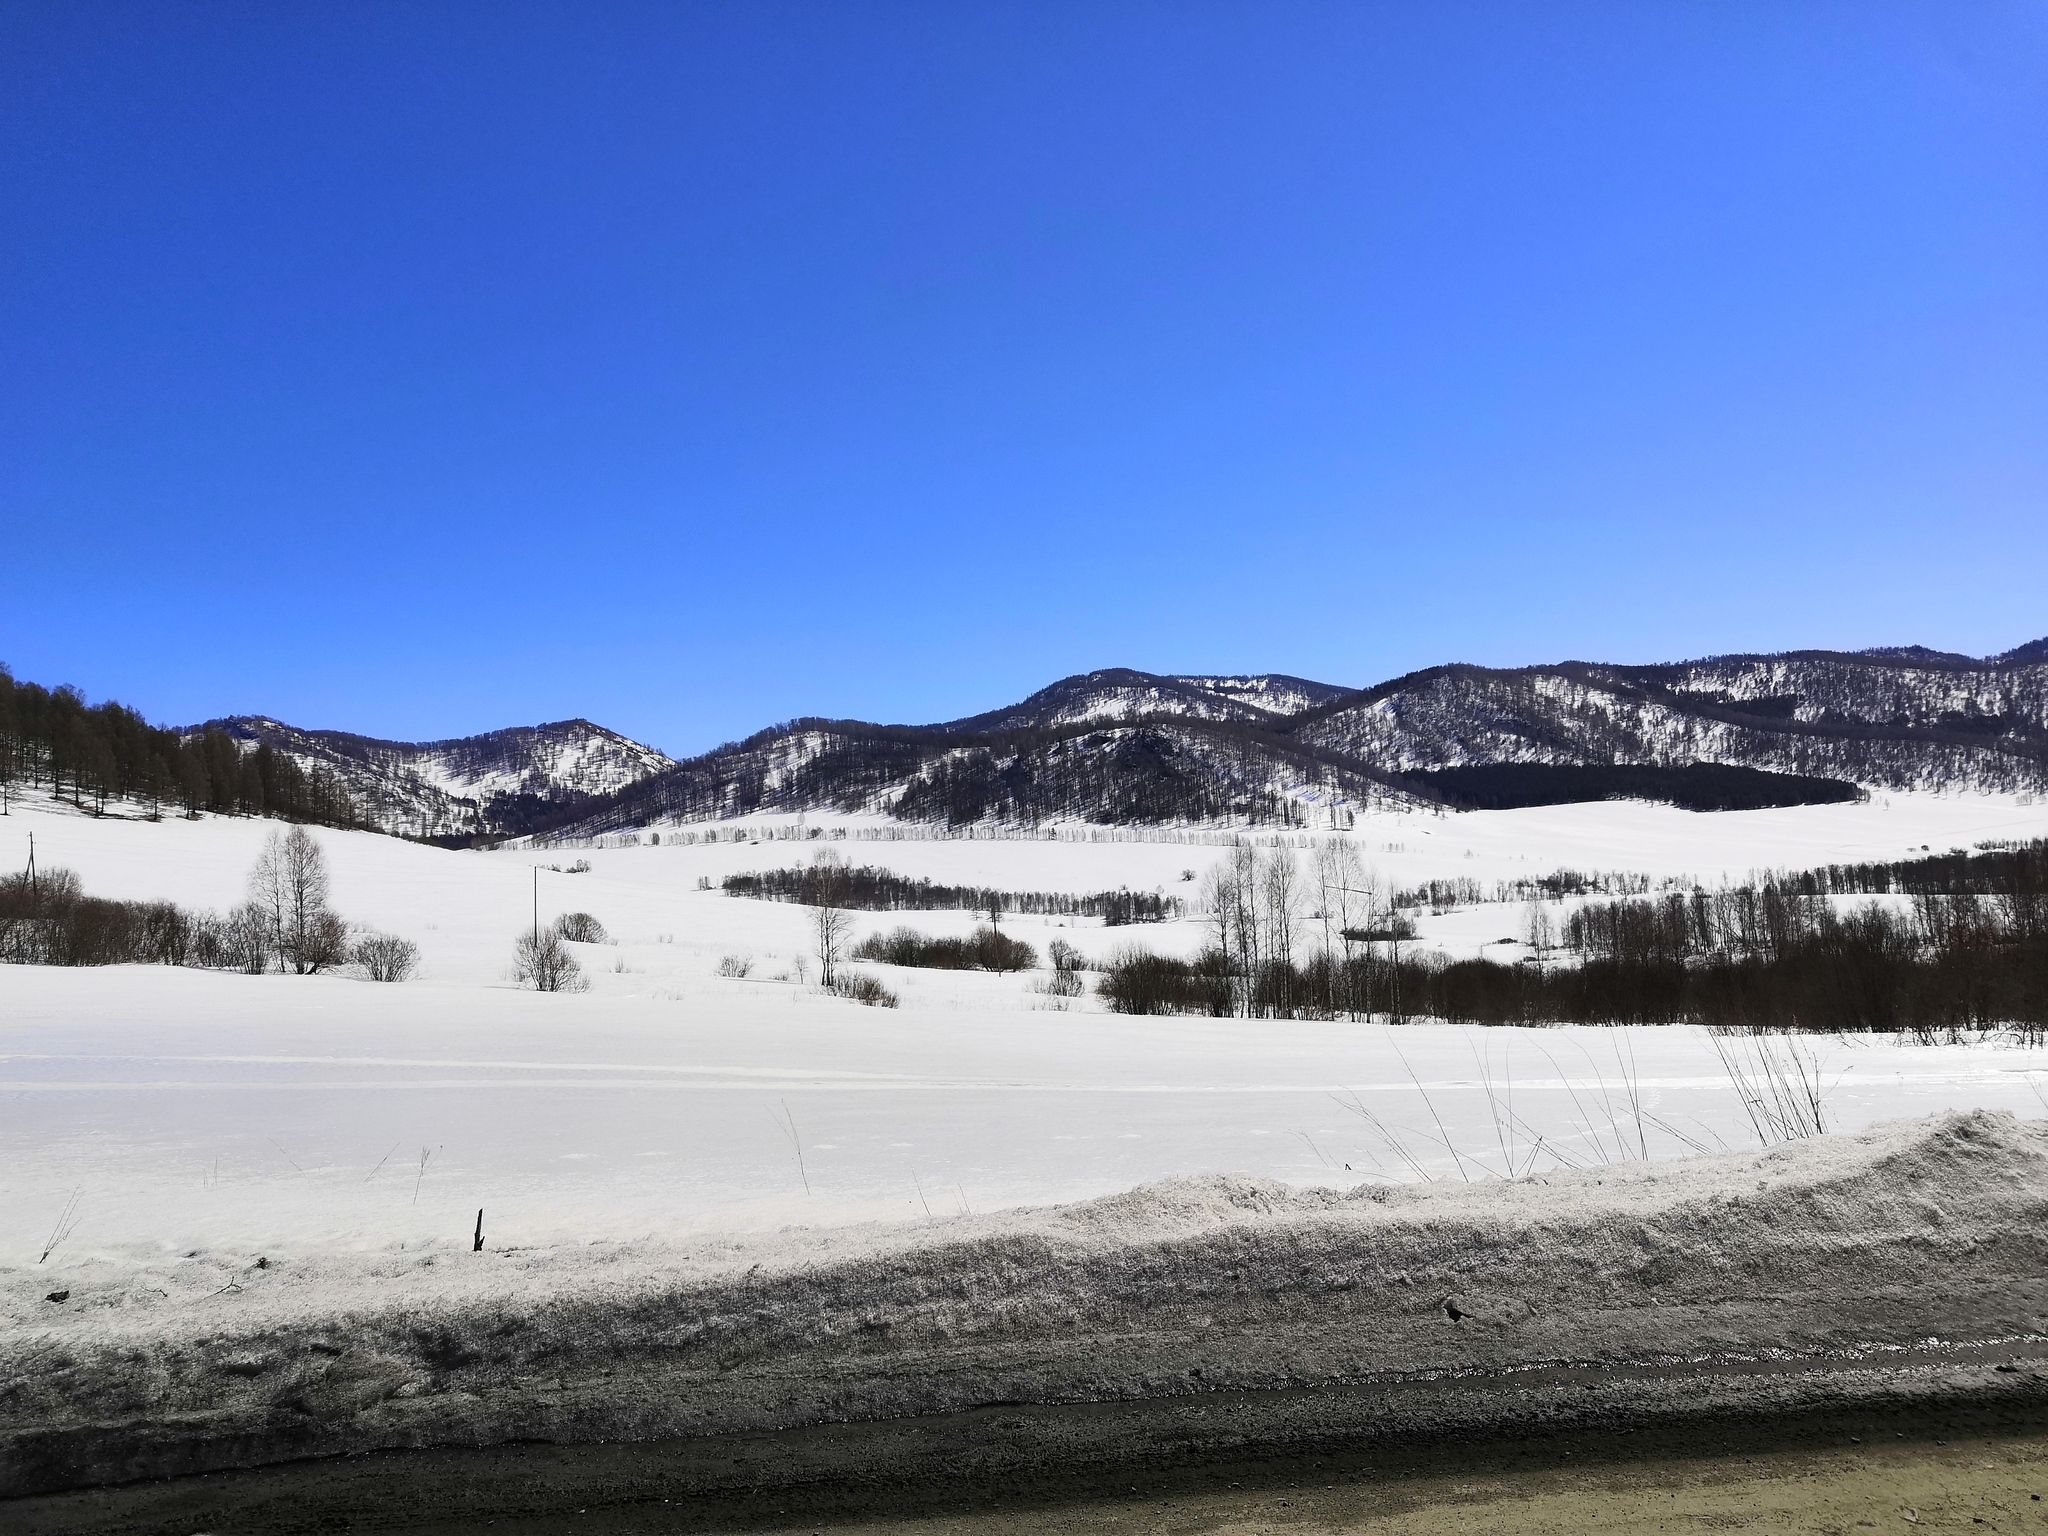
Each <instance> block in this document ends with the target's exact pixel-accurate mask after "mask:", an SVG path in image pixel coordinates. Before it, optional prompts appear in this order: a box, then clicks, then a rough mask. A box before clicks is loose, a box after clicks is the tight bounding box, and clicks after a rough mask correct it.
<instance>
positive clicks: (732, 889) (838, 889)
mask: <svg viewBox="0 0 2048 1536" xmlns="http://www.w3.org/2000/svg"><path fill="white" fill-rule="evenodd" d="M721 889H723V890H724V891H725V893H726V894H727V895H728V896H746V897H752V898H754V899H755V900H759V901H794V902H800V903H802V904H803V905H804V906H807V907H824V906H832V907H844V908H848V909H850V910H854V911H860V912H988V913H993V914H996V915H1000V914H1002V913H1005V912H1020V913H1027V914H1030V915H1033V916H1041V917H1099V918H1101V919H1102V922H1103V925H1104V926H1105V927H1109V928H1115V927H1120V926H1123V925H1125V924H1128V923H1163V922H1167V921H1169V920H1171V919H1173V918H1176V917H1178V916H1179V915H1180V902H1179V901H1178V900H1176V899H1175V898H1174V897H1171V896H1166V895H1162V894H1160V893H1158V892H1156V891H1094V892H1091V893H1089V894H1086V895H1076V894H1073V893H1071V892H1066V891H999V890H993V889H990V888H989V887H987V886H978V885H939V884H936V883H934V882H933V881H931V880H928V879H917V880H913V879H911V878H909V877H908V876H907V875H899V874H897V873H896V872H895V871H894V870H891V869H883V868H881V867H880V866H878V865H873V864H863V865H861V866H859V867H858V868H843V867H837V866H832V865H829V864H810V865H794V866H791V867H790V868H787V869H767V870H758V871H754V872H751V873H745V874H736V875H727V876H726V877H725V879H724V880H723V881H722V882H721Z"/></svg>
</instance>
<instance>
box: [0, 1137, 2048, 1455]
mask: <svg viewBox="0 0 2048 1536" xmlns="http://www.w3.org/2000/svg"><path fill="white" fill-rule="evenodd" d="M47 1284H48V1281H47V1279H46V1278H44V1277H43V1276H41V1275H39V1274H38V1273H37V1272H36V1271H35V1270H33V1269H19V1268H18V1269H15V1270H12V1271H9V1272H7V1273H6V1274H5V1275H4V1277H0V1465H4V1467H5V1474H4V1482H0V1493H4V1492H10V1491H11V1492H24V1491H28V1490H31V1489H35V1488H48V1487H58V1486H65V1485H72V1484H78V1483H84V1482H92V1481H105V1480H111V1479H118V1478H123V1477H136V1476H156V1475H162V1474H166V1473H172V1472H180V1471H190V1470H197V1469H201V1468H207V1467H220V1466H230V1465H246V1464H253V1463H259V1462H264V1461H272V1460H278V1459H283V1458H288V1457H294V1456H303V1455H309V1454H322V1453H334V1452H342V1451H352V1450H361V1449H366V1448H371V1447H377V1446H403V1445H419V1444H430V1443H444V1444H445V1443H455V1444H462V1443H489V1442H494V1441H500V1440H506V1439H514V1438H537V1439H545V1440H558V1441H579V1440H594V1439H617V1438H647V1437H655V1436H678V1435H701V1434H710V1433H719V1432H725V1431H734V1430H746V1429H764V1428H783V1427H789V1426H796V1425H803V1424H816V1423H823V1422H839V1421H850V1420H868V1419H876V1418H893V1417H901V1416H904V1415H912V1414H929V1413H934V1412H942V1411H947V1410H952V1409H960V1408H967V1407H972V1406H976V1405H985V1404H994V1403H1059V1402H1085V1401H1110V1400H1122V1401H1129V1400H1134V1399H1176V1400H1179V1399H1192V1398H1198V1397H1200V1396H1201V1395H1202V1394H1205V1393H1210V1392H1214V1391H1217V1390H1219V1389H1225V1388H1243V1387H1301V1388H1317V1387H1328V1386H1331V1385H1333V1384H1343V1383H1354V1384H1355V1383H1370V1382H1374V1381H1386V1380H1389V1379H1396V1378H1411V1379H1412V1378H1414V1377H1416V1376H1418V1375H1423V1376H1427V1375H1429V1374H1431V1373H1443V1372H1453V1373H1457V1372H1464V1373H1480V1374H1488V1373H1491V1374H1495V1375H1498V1374H1500V1373H1510V1374H1512V1373H1513V1372H1515V1371H1517V1370H1518V1369H1522V1368H1525V1367H1529V1366H1532V1365H1552V1364H1555V1363H1557V1362H1590V1363H1596V1364H1603V1365H1608V1366H1613V1365H1618V1364H1622V1363H1624V1362H1656V1361H1661V1360H1672V1359H1687V1360H1692V1361H1695V1362H1697V1361H1699V1360H1702V1359H1710V1358H1714V1357H1721V1356H1730V1355H1739V1356H1744V1357H1754V1356H1756V1355H1759V1354H1766V1353H1769V1352H1772V1351H1786V1352H1791V1353H1793V1354H1799V1355H1822V1354H1831V1355H1836V1356H1840V1355H1843V1354H1856V1353H1858V1352H1861V1353H1866V1354H1867V1353H1871V1352H1873V1351H1874V1352H1879V1353H1881V1352H1882V1351H1883V1350H1885V1349H1888V1348H1895V1347H1898V1346H1902V1345H1907V1344H1911V1343H1916V1342H1919V1341H1922V1340H1924V1339H1926V1338H1927V1337H1928V1336H1929V1335H1937V1336H1940V1337H1941V1338H1943V1339H1946V1340H1949V1341H1963V1342H1967V1341H1970V1340H1990V1339H2012V1338H2015V1337H2026V1336H2032V1337H2035V1338H2038V1337H2040V1336H2041V1335H2042V1334H2043V1333H2044V1332H2048V1125H2044V1124H2042V1123H2041V1122H2039V1121H2022V1120H2019V1119H2016V1118H2015V1117H2013V1116H2011V1115H2003V1114H1989V1113H1972V1114H1951V1115H1944V1116H1938V1117H1934V1118H1931V1119H1928V1120H1923V1121H1920V1122H1916V1123H1911V1124H1899V1125H1893V1126H1890V1127H1887V1128H1885V1129H1882V1130H1878V1131H1873V1132H1869V1133H1866V1134H1863V1135H1859V1136H1838V1137H1829V1138H1823V1139H1820V1140H1815V1141H1808V1142H1802V1143H1798V1144H1794V1145H1789V1146H1785V1147H1781V1148H1779V1149H1776V1150H1773V1151H1770V1152H1765V1153H1746V1154H1740V1155H1731V1156H1722V1157H1715V1158H1706V1159H1696V1160H1693V1161H1689V1162H1683V1163H1670V1164H1661V1165H1636V1166H1632V1167H1627V1168H1618V1169H1608V1170H1602V1171H1599V1172H1587V1173H1577V1174H1561V1175H1555V1176H1550V1177H1538V1178H1531V1179H1524V1180H1520V1181H1513V1182H1509V1181H1493V1182H1488V1183H1483V1184H1473V1185H1464V1184H1441V1183H1435V1184H1422V1185H1408V1186H1402V1187H1392V1188H1384V1187H1383V1188H1367V1189H1353V1190H1349V1191H1339V1190H1330V1189H1296V1188H1292V1187H1289V1186H1286V1185H1282V1184H1278V1183H1275V1182H1273V1181H1270V1180H1264V1179H1251V1178H1223V1177H1210V1178H1201V1179H1191V1180H1181V1181H1174V1182H1168V1183H1164V1184H1155V1185H1149V1186H1146V1187H1144V1188H1141V1189H1137V1190H1133V1191H1130V1192H1127V1193H1124V1194H1121V1195H1117V1196H1113V1197H1111V1198H1108V1199H1103V1200H1096V1201H1091V1202H1086V1203H1082V1204H1078V1205H1072V1206H1065V1207H1055V1208H1051V1209H1041V1210H1023V1211H1014V1212H1010V1213H1007V1214H1001V1215H993V1216H979V1217H955V1218H949V1219H944V1220H936V1221H932V1222H930V1223H924V1224H919V1225H917V1226H914V1227H908V1228H906V1227H902V1226H891V1227H882V1226H867V1227H860V1228H849V1229H840V1230H836V1231H789V1232H782V1233H777V1234H767V1235H755V1236H741V1237H734V1238H728V1239H710V1238H706V1239H703V1240H700V1241H691V1242H688V1243H677V1242H673V1241H656V1240H649V1241H643V1242H637V1243H604V1244H588V1245H574V1246H568V1245H565V1246H559V1247H550V1248H539V1249H528V1250H518V1251H511V1252H506V1251H496V1252H484V1253H471V1252H468V1251H465V1246H464V1245H455V1244H443V1245H440V1246H438V1247H436V1248H434V1249H432V1250H430V1251H426V1252H412V1251H408V1252H405V1253H402V1254H400V1253H385V1254H374V1255H371V1254H358V1253H351V1252H346V1251H329V1252H325V1253H314V1252H309V1253H305V1254H302V1255H300V1256H297V1257H294V1258H291V1259H288V1260H284V1261H269V1260H267V1259H266V1260H263V1261H257V1262H251V1261H249V1260H246V1259H242V1258H231V1257H229V1256H227V1255H224V1254H199V1255H195V1256H191V1257H170V1258H165V1259H163V1260H160V1261H158V1262H156V1263H154V1264H151V1265H148V1266H146V1267H143V1268H140V1269H128V1270H118V1269H111V1268H110V1270H109V1272H108V1273H107V1274H106V1276H105V1278H104V1279H100V1278H96V1277H95V1276H94V1275H93V1274H92V1273H91V1272H90V1271H85V1272H81V1273H78V1274H76V1275H74V1276H72V1277H70V1278H69V1279H68V1280H67V1282H66V1285H65V1290H67V1291H68V1294H65V1295H62V1296H61V1298H57V1299H49V1298H50V1297H51V1296H52V1295H53V1294H54V1293H48V1292H46V1290H45V1287H46V1286H47Z"/></svg>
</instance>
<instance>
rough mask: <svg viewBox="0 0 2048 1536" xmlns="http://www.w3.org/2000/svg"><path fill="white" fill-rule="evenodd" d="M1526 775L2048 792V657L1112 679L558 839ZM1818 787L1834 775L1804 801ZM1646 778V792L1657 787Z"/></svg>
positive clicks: (1096, 814)
mask: <svg viewBox="0 0 2048 1536" xmlns="http://www.w3.org/2000/svg"><path fill="white" fill-rule="evenodd" d="M1521 764H1527V765H1543V766H1546V767H1555V768H1565V769H1570V770H1573V771H1575V772H1578V773H1579V774H1580V775H1581V778H1580V779H1579V780H1577V781H1575V782H1577V783H1578V784H1579V785H1580V787H1579V789H1578V790H1577V791H1576V793H1577V797H1578V798H1599V797H1600V796H1602V795H1603V794H1607V793H1615V792H1619V791H1617V790H1615V789H1614V788H1613V787H1612V784H1611V776H1604V775H1603V774H1602V772H1601V770H1603V769H1611V768H1613V767H1615V766H1618V765H1648V766H1651V767H1654V768H1657V769H1663V770H1675V769H1682V768H1687V767H1689V766H1691V765H1701V764H1717V765H1726V766H1730V767H1735V768H1740V769H1746V770H1754V771H1757V772H1760V773H1764V774H1775V775H1792V776H1796V777H1794V778H1790V779H1784V780H1780V781H1774V782H1775V784H1776V788H1775V789H1772V788H1770V787H1768V786H1767V787H1766V789H1765V791H1764V792H1767V793H1782V794H1789V795H1792V796H1794V797H1797V796H1799V795H1801V794H1805V795H1808V796H1809V797H1812V798H1825V797H1826V796H1827V795H1828V794H1829V793H1830V792H1833V793H1843V792H1846V791H1844V790H1843V788H1842V786H1843V785H1844V784H1847V785H1852V786H1860V787H1862V788H1865V789H1879V790H1882V789H1950V790H1955V789H1978V790H1996V791H2007V792H2036V791H2040V790H2048V641H2037V642H2035V643H2034V644H2032V645H2027V646H2022V647H2020V648H2018V649H2017V650H2013V651H2009V652H2006V653H2005V654H2003V655H2000V656H1993V657H1986V658H1981V659H1980V658H1973V657H1967V656H1957V655H1952V654H1949V653H1945V652H1935V651H1929V650H1925V649H1923V648H1919V647H1904V648H1898V649H1888V650H1880V651H1868V652H1857V653H1843V652H1833V651H1797V652H1787V653H1782V654H1778V655H1769V656H1723V657H1713V658H1709V659H1706V660H1702V661H1692V662H1681V663H1675V664H1667V665H1657V666H1612V665H1598V664H1592V663H1585V662H1562V663H1557V664H1555V665H1549V666H1536V667H1523V668H1516V669H1501V668H1489V667H1475V666H1463V665H1453V666H1443V667H1433V668H1430V669H1428V670H1427V671H1423V672H1416V673H1412V674H1410V675H1408V676H1406V677H1400V678H1395V679H1393V680H1392V681H1390V682H1386V683H1382V684H1380V685H1378V686H1377V687H1374V688H1367V689H1346V688H1342V687H1339V686H1337V685H1334V684H1329V683H1318V682H1312V681H1309V680H1307V679H1304V678H1295V677H1286V676H1280V675H1274V674H1258V675H1245V676H1228V677H1212V676H1164V675H1157V674H1153V673H1147V672H1137V671H1132V670H1129V669H1125V668H1110V669H1105V670H1103V671H1099V672H1089V673H1085V674H1082V675H1079V676H1075V677H1069V678H1063V679H1061V680H1060V681H1059V682H1057V683H1054V684H1052V685H1051V686H1050V687H1047V688H1043V689H1040V690H1039V691H1038V692H1037V693H1034V694H1032V695H1031V696H1030V697H1029V698H1027V699H1024V700H1022V701H1021V702H1019V703H1017V704H1014V705H1011V706H1008V707H1007V708H1003V709H997V710H991V711H988V712H986V713H984V714H980V715H973V716H969V717H967V718H966V719H961V720H953V721H948V722H945V723H944V724H940V725H931V726H882V725H870V724H867V723H865V722H859V721H843V720H803V721H797V722H793V723H792V724H790V725H787V726H781V727H777V728H775V729H773V730H769V731H763V732H761V733H760V734H758V735H756V736H753V737H750V738H748V739H747V740H746V741H743V742H738V743H734V744H732V745H729V746H726V747H721V748H718V749H717V750H715V751H712V752H708V753H705V754H704V755H703V756H701V757H696V758H692V759H690V760H688V761H687V762H683V763H679V764H677V765H676V766H675V767H674V768H672V769H669V770H666V771H664V772H662V773H658V774H654V775H651V776H649V777H647V778H645V779H642V780H640V781H638V782H637V783H634V784H632V785H630V786H628V787H627V788H625V789H622V790H620V791H618V792H617V793H615V794H614V795H612V796H610V797H608V798H607V799H606V800H605V801H604V802H603V803H602V804H599V805H596V806H593V807H590V808H589V809H588V810H587V811H585V812H583V813H580V814H577V815H575V816H573V817H568V818H564V820H563V822H562V823H561V824H560V827H559V830H561V831H564V832H567V833H572V834H573V833H591V832H602V831H611V830H617V829H621V828H626V827H634V826H643V825H647V824H648V823H651V822H656V821H670V820H684V821H690V820H699V819H708V818H716V817H730V816H739V815H748V814H752V813H755V812H759V811H798V810H805V809H821V810H823V809H830V810H838V811H845V812H872V813H882V814H889V815H893V816H897V817H900V818H903V819H905V820H913V821H943V822H953V823H963V822H977V821H1005V822H1027V823H1028V822H1035V821H1042V820H1049V819H1062V820H1064V819H1079V820H1088V821H1097V822H1103V823H1112V824H1113V823H1123V822H1165V821H1190V820H1210V819H1249V820H1258V821H1292V822H1297V823H1310V824H1323V825H1328V824H1331V823H1333V822H1335V823H1337V824H1341V823H1342V820H1343V818H1344V817H1345V816H1346V815H1347V814H1349V813H1351V812H1355V810H1356V809H1357V808H1358V807H1359V806H1361V805H1363V804H1365V803H1367V802H1369V801H1372V800H1374V799H1382V800H1384V799H1388V798H1392V799H1408V800H1440V799H1446V798H1449V799H1451V800H1452V802H1453V803H1458V802H1457V800H1456V796H1455V791H1454V789H1453V788H1452V787H1451V786H1450V785H1449V784H1448V783H1447V781H1445V780H1443V779H1440V778H1434V777H1432V775H1436V774H1439V773H1441V772H1442V771H1443V770H1447V769H1465V768H1472V767H1480V766H1488V767H1490V766H1496V765H1521ZM1454 777H1455V776H1454ZM1814 779H1819V780H1825V781H1831V782H1830V783H1829V784H1822V785H1810V786H1808V787H1806V788H1804V789H1802V787H1801V784H1800V782H1799V781H1800V780H1814ZM1630 782H1631V784H1632V785H1633V786H1635V787H1633V788H1631V789H1630V790H1629V791H1628V792H1630V793H1635V792H1639V789H1640V784H1641V776H1640V775H1635V776H1632V777H1631V781H1630ZM1752 787H1754V786H1753V785H1752ZM1555 788H1556V785H1555V776H1552V777H1551V778H1548V779H1546V780H1545V793H1554V792H1555Z"/></svg>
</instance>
